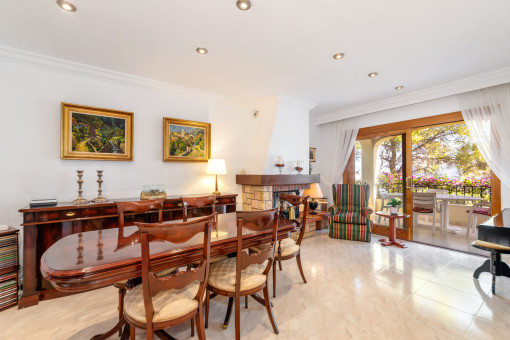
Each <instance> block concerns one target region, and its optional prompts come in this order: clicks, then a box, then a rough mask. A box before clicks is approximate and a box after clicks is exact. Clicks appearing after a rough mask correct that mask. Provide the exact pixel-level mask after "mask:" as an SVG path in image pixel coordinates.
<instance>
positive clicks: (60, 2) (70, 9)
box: [57, 0, 76, 12]
mask: <svg viewBox="0 0 510 340" xmlns="http://www.w3.org/2000/svg"><path fill="white" fill-rule="evenodd" d="M57 5H59V6H60V8H62V9H63V10H64V11H68V12H76V6H75V5H73V4H72V3H70V2H67V1H64V0H57Z"/></svg>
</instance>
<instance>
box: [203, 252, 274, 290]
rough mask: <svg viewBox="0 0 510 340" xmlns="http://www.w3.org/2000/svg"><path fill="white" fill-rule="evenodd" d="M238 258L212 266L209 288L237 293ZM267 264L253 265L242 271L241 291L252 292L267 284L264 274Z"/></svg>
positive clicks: (228, 259) (231, 258)
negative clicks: (251, 290)
mask: <svg viewBox="0 0 510 340" xmlns="http://www.w3.org/2000/svg"><path fill="white" fill-rule="evenodd" d="M236 260H237V259H236V258H235V257H230V258H227V259H226V260H223V261H220V262H216V263H214V264H211V269H210V271H209V281H208V284H209V286H212V287H214V288H218V289H221V290H226V291H229V292H235V284H236ZM266 266H267V263H262V264H252V265H249V266H248V267H247V268H246V269H244V270H242V271H241V291H246V290H250V289H253V288H256V287H259V286H261V285H263V284H264V283H265V282H266V275H264V274H263V272H264V269H265V268H266Z"/></svg>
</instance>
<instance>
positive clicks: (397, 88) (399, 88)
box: [395, 85, 404, 91]
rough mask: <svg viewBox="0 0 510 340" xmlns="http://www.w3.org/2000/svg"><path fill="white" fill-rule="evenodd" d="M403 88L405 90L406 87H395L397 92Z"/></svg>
mask: <svg viewBox="0 0 510 340" xmlns="http://www.w3.org/2000/svg"><path fill="white" fill-rule="evenodd" d="M403 88H404V87H403V86H402V85H399V86H397V87H395V90H397V91H398V90H402V89H403Z"/></svg>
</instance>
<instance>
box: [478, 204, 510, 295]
mask: <svg viewBox="0 0 510 340" xmlns="http://www.w3.org/2000/svg"><path fill="white" fill-rule="evenodd" d="M486 242H488V243H486ZM473 247H476V248H478V249H482V250H486V251H489V252H490V259H488V260H487V261H485V262H484V264H482V265H481V266H480V267H478V268H477V269H476V270H475V273H474V274H473V277H474V278H475V279H478V277H480V274H481V273H485V272H487V273H491V274H492V293H493V294H496V276H505V277H509V278H510V267H509V266H508V265H507V264H506V263H505V262H502V261H501V254H510V209H504V210H503V211H502V212H500V213H499V214H497V215H494V216H492V217H491V218H489V219H488V220H487V221H485V222H484V223H482V224H480V225H478V241H475V242H473Z"/></svg>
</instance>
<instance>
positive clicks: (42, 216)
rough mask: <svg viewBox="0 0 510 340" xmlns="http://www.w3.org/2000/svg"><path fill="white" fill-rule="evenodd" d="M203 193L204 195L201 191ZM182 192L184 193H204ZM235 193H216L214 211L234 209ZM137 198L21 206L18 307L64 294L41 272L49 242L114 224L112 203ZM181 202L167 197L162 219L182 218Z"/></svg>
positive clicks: (192, 212)
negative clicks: (76, 203) (20, 269)
mask: <svg viewBox="0 0 510 340" xmlns="http://www.w3.org/2000/svg"><path fill="white" fill-rule="evenodd" d="M204 195H207V194H204ZM204 195H186V196H204ZM236 198H237V195H236V194H223V195H219V196H217V203H216V212H218V213H219V214H224V213H229V212H235V211H236ZM139 200H140V199H139V198H131V199H113V200H111V201H109V202H107V203H97V204H96V203H91V204H84V205H72V204H70V203H67V202H66V203H59V204H58V205H56V206H45V207H37V208H28V207H27V208H23V209H20V212H21V213H23V224H22V225H23V295H22V297H21V299H20V300H19V302H18V308H23V307H29V306H33V305H36V304H38V303H39V301H40V300H46V299H52V298H56V297H59V296H63V295H67V294H66V293H62V292H59V291H57V290H56V289H54V288H53V286H52V285H51V283H50V282H48V281H47V280H46V279H44V278H43V277H42V275H41V271H40V264H41V257H42V255H43V254H44V252H45V251H46V249H48V248H49V247H50V246H51V245H52V244H54V243H55V242H57V241H58V240H60V239H61V238H63V237H65V236H67V235H70V234H76V233H80V232H85V231H92V230H102V229H110V228H116V227H117V219H118V214H117V207H116V204H115V202H120V201H139ZM182 213H183V211H182V204H181V202H180V197H179V196H169V197H168V198H167V199H166V200H165V203H164V208H163V219H164V220H165V221H170V220H178V219H182ZM210 213H212V211H211V208H207V207H205V208H201V209H189V210H188V217H195V216H203V215H207V214H210ZM156 215H157V214H156V213H147V214H129V215H128V214H126V215H125V221H126V225H133V224H134V222H135V221H136V222H155V221H156V219H155V218H157V216H156Z"/></svg>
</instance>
